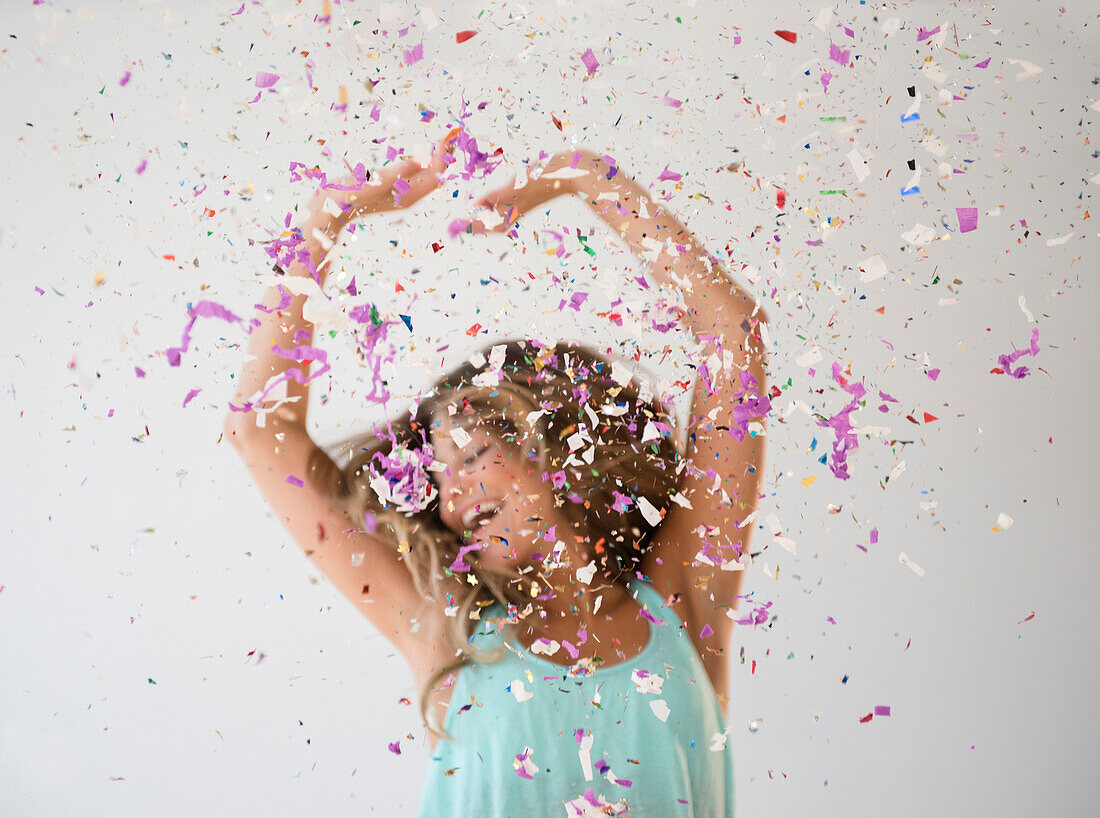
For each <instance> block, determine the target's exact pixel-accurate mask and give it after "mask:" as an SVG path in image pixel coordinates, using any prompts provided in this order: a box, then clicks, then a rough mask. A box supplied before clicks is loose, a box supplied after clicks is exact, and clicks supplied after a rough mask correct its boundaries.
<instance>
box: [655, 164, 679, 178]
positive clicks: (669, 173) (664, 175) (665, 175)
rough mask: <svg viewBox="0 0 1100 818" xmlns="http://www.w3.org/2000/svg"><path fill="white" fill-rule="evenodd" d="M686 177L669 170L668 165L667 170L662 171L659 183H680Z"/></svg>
mask: <svg viewBox="0 0 1100 818" xmlns="http://www.w3.org/2000/svg"><path fill="white" fill-rule="evenodd" d="M683 178H684V176H683V174H681V173H677V172H676V171H674V170H669V169H668V165H665V169H664V170H662V171H661V175H660V176H658V177H657V181H658V182H669V181H671V182H679V181H680V180H681V179H683Z"/></svg>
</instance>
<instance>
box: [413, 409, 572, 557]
mask: <svg viewBox="0 0 1100 818" xmlns="http://www.w3.org/2000/svg"><path fill="white" fill-rule="evenodd" d="M458 417H459V415H455V416H453V417H452V416H450V415H448V414H447V411H446V408H445V407H444V408H442V409H441V410H440V411H438V412H437V413H436V414H435V416H434V418H433V421H432V428H431V433H432V448H433V450H434V458H435V459H436V460H437V461H439V462H441V463H443V464H444V465H445V467H446V470H445V471H438V472H435V473H434V474H433V477H434V479H435V481H436V483H437V485H438V486H439V517H440V519H441V520H442V521H443V524H444V525H445V526H447V528H449V529H450V530H451V531H453V532H454V533H455V534H457V535H458V536H459V537H460V538H462V540H463V542H465V543H468V544H469V543H479V544H481V545H482V548H481V550H480V551H479V556H478V558H479V561H480V562H481V563H482V564H486V565H491V566H493V567H498V568H505V567H508V566H511V567H513V568H516V567H518V568H523V567H525V566H527V565H529V564H533V563H535V562H536V561H535V560H534V559H533V556H534V554H536V553H541V554H542V555H543V556H544V557H545V556H546V555H547V554H549V553H550V550H551V548H552V547H553V544H554V540H553V539H552V540H551V541H550V542H546V541H544V540H543V539H542V536H541V533H542V532H544V531H545V530H546V529H547V528H549V527H550V526H552V525H555V524H556V523H563V522H564V518H563V517H562V515H561V514H560V512H559V511H558V509H556V508H555V507H554V495H553V492H552V491H551V489H550V488H549V487H548V486H547V485H546V484H544V483H543V482H542V480H541V478H540V474H541V472H540V470H539V462H538V460H537V459H529V458H528V457H526V456H525V454H524V447H523V445H522V444H512V443H507V442H505V441H502V440H501V439H500V438H499V437H497V436H496V434H494V433H493V432H492V431H490V430H488V429H486V428H485V427H484V426H482V425H477V424H474V425H471V424H470V423H469V420H470V419H471V418H470V417H469V416H465V417H463V418H462V420H463V422H461V423H460V422H456V418H458ZM467 436H468V438H469V439H468V440H467ZM462 444H464V445H462ZM527 451H530V448H529V447H528V448H527ZM563 533H564V532H560V531H559V532H558V537H559V538H560V537H561V535H562V534H563ZM498 538H499V539H498Z"/></svg>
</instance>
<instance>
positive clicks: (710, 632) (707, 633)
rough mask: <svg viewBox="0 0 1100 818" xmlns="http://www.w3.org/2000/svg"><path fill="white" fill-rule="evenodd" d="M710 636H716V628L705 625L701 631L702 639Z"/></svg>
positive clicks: (708, 624)
mask: <svg viewBox="0 0 1100 818" xmlns="http://www.w3.org/2000/svg"><path fill="white" fill-rule="evenodd" d="M708 636H714V628H712V627H711V626H710V623H707V624H706V625H703V629H702V630H701V631H699V638H700V639H706V638H707V637H708Z"/></svg>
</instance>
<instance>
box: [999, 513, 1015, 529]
mask: <svg viewBox="0 0 1100 818" xmlns="http://www.w3.org/2000/svg"><path fill="white" fill-rule="evenodd" d="M1014 522H1016V521H1015V520H1013V519H1012V518H1011V517H1009V516H1008V515H1007V514H1005V513H1004V512H1003V511H1002V512H1001V513H1000V514H998V515H997V527H998V528H999V529H1001V530H1002V531H1007V530H1008V529H1010V528H1012V524H1013V523H1014Z"/></svg>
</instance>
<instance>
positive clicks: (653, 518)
mask: <svg viewBox="0 0 1100 818" xmlns="http://www.w3.org/2000/svg"><path fill="white" fill-rule="evenodd" d="M638 510H639V511H641V512H642V516H643V517H645V521H646V522H647V523H649V524H650V525H657V523H659V522H661V512H659V511H658V510H657V509H655V508H654V507H653V504H652V503H650V502H649V500H647V499H646V498H645V497H639V498H638Z"/></svg>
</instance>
